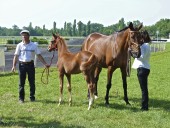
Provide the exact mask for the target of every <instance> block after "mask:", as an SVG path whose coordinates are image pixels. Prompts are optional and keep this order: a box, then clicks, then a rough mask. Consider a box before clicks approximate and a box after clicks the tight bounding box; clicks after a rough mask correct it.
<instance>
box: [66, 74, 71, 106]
mask: <svg viewBox="0 0 170 128" xmlns="http://www.w3.org/2000/svg"><path fill="white" fill-rule="evenodd" d="M66 77H67V81H68V85H67V88H68V92H69V106H71V104H72V95H71V75H70V74H67V75H66Z"/></svg>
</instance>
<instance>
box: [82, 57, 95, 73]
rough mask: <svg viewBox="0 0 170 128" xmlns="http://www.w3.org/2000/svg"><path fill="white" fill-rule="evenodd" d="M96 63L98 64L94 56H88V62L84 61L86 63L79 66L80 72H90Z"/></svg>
mask: <svg viewBox="0 0 170 128" xmlns="http://www.w3.org/2000/svg"><path fill="white" fill-rule="evenodd" d="M97 63H98V59H97V57H96V56H95V55H94V54H92V55H91V56H90V58H89V59H88V61H86V62H84V63H82V64H81V66H80V70H81V71H88V70H90V69H91V68H92V67H93V69H95V67H96V65H97Z"/></svg>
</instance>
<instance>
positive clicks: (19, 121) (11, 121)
mask: <svg viewBox="0 0 170 128" xmlns="http://www.w3.org/2000/svg"><path fill="white" fill-rule="evenodd" d="M3 120H7V121H6V122H3ZM35 121H36V120H35V119H34V118H33V117H18V118H12V117H6V118H5V117H4V119H2V121H1V122H0V127H35V128H49V127H51V128H53V127H54V128H73V127H74V128H84V127H82V126H76V125H70V126H65V125H64V126H63V125H62V124H61V123H60V122H58V121H49V122H47V123H45V122H40V123H34V122H35Z"/></svg>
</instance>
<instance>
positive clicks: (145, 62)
mask: <svg viewBox="0 0 170 128" xmlns="http://www.w3.org/2000/svg"><path fill="white" fill-rule="evenodd" d="M140 48H141V56H140V57H139V58H135V60H134V62H133V65H132V68H134V69H137V68H140V67H143V68H146V69H150V64H149V60H150V45H149V43H144V44H142V45H141V46H140Z"/></svg>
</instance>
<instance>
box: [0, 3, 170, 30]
mask: <svg viewBox="0 0 170 128" xmlns="http://www.w3.org/2000/svg"><path fill="white" fill-rule="evenodd" d="M0 3H1V8H0V26H1V27H7V28H12V26H13V25H14V24H15V25H17V26H18V27H19V28H20V29H21V28H22V27H23V26H28V25H29V23H30V22H32V25H33V27H35V26H39V27H41V28H42V26H43V25H44V24H45V26H46V28H48V29H51V28H52V26H53V22H54V21H55V22H56V23H57V28H61V27H63V26H64V22H65V21H66V22H71V23H73V21H74V19H76V20H77V22H78V21H82V22H83V23H85V24H87V22H88V21H91V22H92V23H101V24H103V25H104V26H108V25H112V24H115V23H117V22H118V21H119V20H120V19H121V18H124V20H125V22H128V21H134V20H139V21H141V22H143V24H144V25H153V24H155V23H156V22H157V21H159V20H160V19H162V18H168V19H170V0H27V1H26V0H0Z"/></svg>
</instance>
